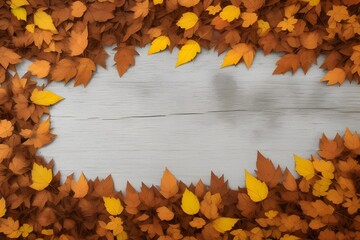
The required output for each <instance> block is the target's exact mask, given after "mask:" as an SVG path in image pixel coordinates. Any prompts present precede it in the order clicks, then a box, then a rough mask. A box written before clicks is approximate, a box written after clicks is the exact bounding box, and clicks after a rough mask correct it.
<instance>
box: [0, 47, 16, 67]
mask: <svg viewBox="0 0 360 240" xmlns="http://www.w3.org/2000/svg"><path fill="white" fill-rule="evenodd" d="M20 62H21V56H20V55H19V54H17V53H15V52H14V51H13V50H11V49H9V48H6V47H0V65H1V66H3V67H4V68H5V69H7V68H8V66H9V64H17V63H20Z"/></svg>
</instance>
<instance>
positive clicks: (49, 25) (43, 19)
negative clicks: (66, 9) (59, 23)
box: [34, 8, 58, 33]
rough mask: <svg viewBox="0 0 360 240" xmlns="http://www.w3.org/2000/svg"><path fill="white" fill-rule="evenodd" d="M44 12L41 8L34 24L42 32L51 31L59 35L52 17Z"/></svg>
mask: <svg viewBox="0 0 360 240" xmlns="http://www.w3.org/2000/svg"><path fill="white" fill-rule="evenodd" d="M44 10H45V9H44V8H39V9H38V10H37V11H36V12H35V13H34V24H35V25H36V26H38V27H39V28H40V29H42V30H49V31H51V32H53V33H57V32H58V31H57V30H56V28H55V26H54V22H53V20H52V18H51V16H50V15H49V14H47V13H46V12H44Z"/></svg>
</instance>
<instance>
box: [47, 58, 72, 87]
mask: <svg viewBox="0 0 360 240" xmlns="http://www.w3.org/2000/svg"><path fill="white" fill-rule="evenodd" d="M76 66H77V63H76V62H74V61H73V60H70V59H67V58H64V59H61V60H60V61H59V62H57V63H56V64H55V66H54V67H53V68H52V69H51V71H50V79H51V80H53V81H65V82H69V81H70V80H71V79H72V78H73V77H75V75H76V73H77V69H76Z"/></svg>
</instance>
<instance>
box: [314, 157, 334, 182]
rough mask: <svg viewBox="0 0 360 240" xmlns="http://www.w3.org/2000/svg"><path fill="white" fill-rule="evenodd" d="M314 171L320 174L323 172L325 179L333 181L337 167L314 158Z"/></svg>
mask: <svg viewBox="0 0 360 240" xmlns="http://www.w3.org/2000/svg"><path fill="white" fill-rule="evenodd" d="M312 163H313V166H314V169H315V170H316V171H318V172H321V174H322V175H323V177H324V178H327V179H333V178H334V171H335V166H334V164H333V163H332V162H330V161H324V160H320V159H317V158H315V157H314V161H313V162H312Z"/></svg>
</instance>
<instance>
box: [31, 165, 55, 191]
mask: <svg viewBox="0 0 360 240" xmlns="http://www.w3.org/2000/svg"><path fill="white" fill-rule="evenodd" d="M31 180H32V182H33V183H32V184H31V185H30V187H31V188H33V189H35V190H39V191H40V190H43V189H45V188H46V187H47V186H49V184H50V182H51V180H52V171H51V169H47V168H46V167H43V166H41V165H39V164H37V163H34V165H33V168H32V170H31Z"/></svg>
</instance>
